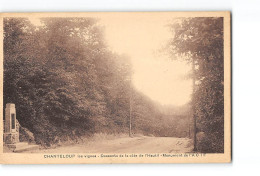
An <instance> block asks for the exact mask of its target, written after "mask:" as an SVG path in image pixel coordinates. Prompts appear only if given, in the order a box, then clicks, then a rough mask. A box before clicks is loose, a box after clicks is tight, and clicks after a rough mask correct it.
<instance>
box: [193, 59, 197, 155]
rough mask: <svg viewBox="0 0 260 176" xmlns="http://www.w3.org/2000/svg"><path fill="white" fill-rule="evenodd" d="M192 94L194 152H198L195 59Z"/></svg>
mask: <svg viewBox="0 0 260 176" xmlns="http://www.w3.org/2000/svg"><path fill="white" fill-rule="evenodd" d="M192 74H193V75H192V86H193V88H192V93H193V97H192V113H193V123H194V124H193V125H194V138H193V143H194V149H193V150H194V152H196V151H197V136H196V134H197V124H196V123H197V122H196V121H197V119H196V115H195V101H194V94H195V62H194V58H193V59H192Z"/></svg>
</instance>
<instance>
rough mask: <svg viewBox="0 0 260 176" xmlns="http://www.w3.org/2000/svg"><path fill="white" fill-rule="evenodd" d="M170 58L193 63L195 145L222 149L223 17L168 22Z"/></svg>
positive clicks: (215, 149) (205, 149) (218, 150)
mask: <svg viewBox="0 0 260 176" xmlns="http://www.w3.org/2000/svg"><path fill="white" fill-rule="evenodd" d="M170 28H171V29H172V33H173V38H172V39H171V41H170V42H169V48H168V51H170V53H171V56H172V58H174V59H182V60H185V61H186V62H188V63H190V64H194V68H195V69H194V73H192V74H191V75H190V76H191V77H192V79H195V87H194V94H193V100H192V106H193V107H194V113H195V114H194V115H195V116H196V118H197V130H196V131H197V135H198V133H200V134H202V136H203V137H201V138H198V144H197V148H198V150H199V151H201V152H224V69H223V64H224V56H223V55H224V50H223V48H224V46H223V41H224V40H223V18H179V19H175V21H174V22H173V23H172V24H171V25H170Z"/></svg>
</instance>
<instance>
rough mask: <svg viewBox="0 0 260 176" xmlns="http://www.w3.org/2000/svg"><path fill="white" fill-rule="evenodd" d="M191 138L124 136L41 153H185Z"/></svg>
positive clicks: (190, 148) (189, 149) (190, 146)
mask: <svg viewBox="0 0 260 176" xmlns="http://www.w3.org/2000/svg"><path fill="white" fill-rule="evenodd" d="M190 141H191V140H190V139H187V138H173V137H146V136H142V137H133V138H130V137H124V138H117V139H111V140H102V141H91V142H88V143H82V144H73V145H69V146H61V147H57V148H55V149H44V150H38V151H35V152H40V153H43V152H44V153H45V152H48V153H70V152H73V153H182V152H183V153H184V152H190V151H191V150H192V145H191V142H190Z"/></svg>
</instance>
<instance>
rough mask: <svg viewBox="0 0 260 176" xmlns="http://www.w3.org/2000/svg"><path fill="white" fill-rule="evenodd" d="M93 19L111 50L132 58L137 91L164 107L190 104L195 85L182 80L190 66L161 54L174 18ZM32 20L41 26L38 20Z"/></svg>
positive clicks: (108, 15)
mask: <svg viewBox="0 0 260 176" xmlns="http://www.w3.org/2000/svg"><path fill="white" fill-rule="evenodd" d="M93 17H95V18H98V19H99V25H101V26H102V27H104V32H105V40H106V42H107V44H108V46H109V47H110V49H111V50H113V51H114V52H116V53H118V54H126V55H128V56H129V57H130V58H131V62H132V66H133V75H132V83H133V85H134V87H135V88H136V89H137V90H138V91H140V92H142V93H143V94H145V95H146V96H148V97H150V98H151V99H152V100H154V101H156V102H157V103H160V104H162V105H174V106H181V105H184V104H186V103H188V102H189V101H190V98H191V92H192V82H191V80H187V79H186V80H185V79H183V77H184V76H185V75H186V74H187V73H188V72H189V71H190V66H189V65H187V64H186V63H185V62H180V61H176V60H173V59H171V58H168V57H167V56H166V55H162V54H160V51H159V50H160V49H161V48H162V46H163V45H164V44H165V43H166V42H167V41H168V40H169V38H170V37H172V34H171V32H170V31H169V28H168V27H167V24H169V22H170V21H171V20H172V19H173V17H169V16H165V15H161V16H158V15H153V14H148V13H138V14H136V13H135V14H131V15H129V14H127V13H126V14H120V15H118V14H115V13H105V14H104V13H103V14H102V13H101V14H100V15H97V14H95V15H94V16H93ZM31 21H33V23H34V24H35V25H41V24H40V20H39V19H37V18H36V19H33V20H32V19H31Z"/></svg>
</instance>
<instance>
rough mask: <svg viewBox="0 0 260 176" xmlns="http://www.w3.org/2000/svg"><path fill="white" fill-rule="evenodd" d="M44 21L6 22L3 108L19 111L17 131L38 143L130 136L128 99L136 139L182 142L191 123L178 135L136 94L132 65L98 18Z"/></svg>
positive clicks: (175, 122) (14, 19)
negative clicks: (25, 132) (112, 48)
mask: <svg viewBox="0 0 260 176" xmlns="http://www.w3.org/2000/svg"><path fill="white" fill-rule="evenodd" d="M41 22H42V25H40V26H35V25H33V24H32V23H31V21H30V20H29V19H26V18H5V19H4V104H6V103H15V104H16V108H17V118H18V120H19V122H20V124H21V125H22V126H23V127H25V128H27V129H29V130H30V131H31V132H32V133H33V134H34V137H35V140H36V142H37V143H38V144H41V145H44V146H49V145H51V144H55V143H59V142H62V141H66V140H74V139H77V138H80V137H82V136H86V135H92V134H94V133H100V132H105V133H127V132H128V126H129V106H130V96H131V97H132V102H133V103H132V106H133V113H132V114H133V132H134V133H140V134H145V135H156V136H185V134H186V133H185V132H180V131H182V130H186V129H187V123H186V122H185V123H184V127H185V128H184V129H180V130H179V131H176V128H177V127H176V125H178V120H177V119H176V120H175V121H173V122H172V124H171V123H169V122H168V121H167V120H165V121H164V123H162V117H163V114H162V113H161V112H160V111H159V110H158V108H156V107H155V105H154V104H153V103H152V101H151V100H150V99H149V98H147V97H146V96H144V95H142V94H141V93H139V92H137V91H136V90H135V89H134V88H133V86H132V85H131V80H130V78H131V73H132V71H131V63H130V59H129V58H128V57H127V56H125V55H118V54H116V53H113V52H111V51H110V50H109V49H108V47H107V46H106V44H105V41H104V38H103V31H102V28H101V27H99V25H98V23H97V20H96V19H93V18H42V19H41ZM170 117H172V116H170ZM172 128H174V129H175V131H174V130H169V129H172ZM167 129H168V130H167ZM169 131H171V132H170V133H169ZM186 131H187V130H186Z"/></svg>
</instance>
